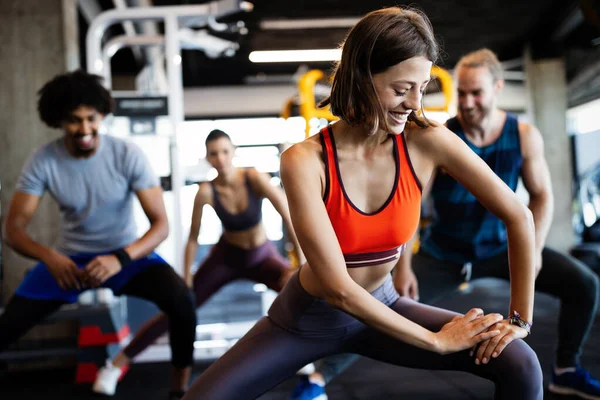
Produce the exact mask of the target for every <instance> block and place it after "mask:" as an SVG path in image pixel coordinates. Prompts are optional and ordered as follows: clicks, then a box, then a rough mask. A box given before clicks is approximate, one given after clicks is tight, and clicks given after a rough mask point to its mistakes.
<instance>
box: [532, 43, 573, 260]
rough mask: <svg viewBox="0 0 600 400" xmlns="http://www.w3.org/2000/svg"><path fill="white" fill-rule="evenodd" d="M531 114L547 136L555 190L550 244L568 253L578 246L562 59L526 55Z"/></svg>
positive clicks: (563, 63)
mask: <svg viewBox="0 0 600 400" xmlns="http://www.w3.org/2000/svg"><path fill="white" fill-rule="evenodd" d="M524 58H525V73H526V79H525V84H526V88H527V94H528V97H529V98H528V100H529V101H528V105H529V107H528V115H529V117H530V121H531V122H532V123H533V124H534V125H535V126H537V128H538V129H539V130H540V132H541V133H542V136H543V137H544V151H545V154H546V160H548V165H549V167H550V174H551V177H552V187H553V191H554V219H553V222H552V227H551V228H550V233H549V235H548V240H547V242H546V243H547V245H548V246H550V247H552V248H554V249H556V250H559V251H565V252H566V251H568V250H569V248H570V247H571V246H572V245H573V244H574V243H575V233H574V231H573V225H572V214H573V208H572V201H571V197H572V195H571V187H572V161H571V151H570V142H569V137H568V135H567V118H566V112H567V84H566V73H565V62H564V59H562V58H551V59H543V60H532V59H531V57H530V56H529V53H528V52H527V51H526V52H525V57H524Z"/></svg>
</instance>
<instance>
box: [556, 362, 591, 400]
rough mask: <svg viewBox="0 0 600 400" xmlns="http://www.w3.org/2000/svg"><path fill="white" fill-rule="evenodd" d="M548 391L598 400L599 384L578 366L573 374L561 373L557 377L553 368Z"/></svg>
mask: <svg viewBox="0 0 600 400" xmlns="http://www.w3.org/2000/svg"><path fill="white" fill-rule="evenodd" d="M548 390H550V391H551V392H552V393H556V394H563V395H573V396H578V397H581V398H582V399H589V400H600V382H599V381H597V380H596V379H595V378H594V377H593V376H592V375H590V373H589V372H588V371H586V370H585V369H583V368H581V367H580V366H577V368H576V369H575V372H563V373H562V374H560V375H557V374H556V373H555V372H554V368H553V369H552V383H550V385H549V386H548Z"/></svg>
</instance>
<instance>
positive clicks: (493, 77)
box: [290, 49, 600, 400]
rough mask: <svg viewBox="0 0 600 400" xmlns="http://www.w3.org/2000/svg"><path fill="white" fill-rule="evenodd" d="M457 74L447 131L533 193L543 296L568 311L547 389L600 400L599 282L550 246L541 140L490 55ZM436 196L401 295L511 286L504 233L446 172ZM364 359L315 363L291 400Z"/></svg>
mask: <svg viewBox="0 0 600 400" xmlns="http://www.w3.org/2000/svg"><path fill="white" fill-rule="evenodd" d="M455 75H456V76H455V78H456V84H457V88H458V105H459V107H458V116H457V117H455V118H452V119H450V120H448V121H447V122H446V126H447V127H448V128H449V129H450V130H451V131H453V132H454V133H455V134H456V135H457V136H459V137H460V138H461V139H462V140H464V141H465V142H466V143H467V144H468V145H469V147H470V148H471V149H472V150H473V151H474V152H476V153H477V154H478V155H479V156H480V157H481V158H482V159H483V160H485V162H486V163H487V164H488V165H489V166H490V168H491V169H492V170H493V171H494V172H495V173H496V174H497V175H498V176H499V178H500V179H502V180H503V181H504V182H505V183H506V184H507V185H508V186H509V187H510V188H511V189H512V190H516V188H517V183H518V180H519V178H521V179H522V181H523V183H524V186H525V188H526V190H527V192H528V193H529V208H530V209H531V211H532V214H533V217H534V221H535V231H536V232H535V233H536V247H537V256H536V267H537V274H538V275H537V279H536V290H537V291H539V292H543V293H547V294H550V295H552V296H555V297H557V298H558V299H560V302H561V308H560V316H559V324H558V325H559V326H558V344H557V349H556V358H555V362H554V365H553V367H552V382H551V383H550V385H549V390H550V391H551V392H554V393H559V394H570V395H575V396H579V397H581V398H585V399H600V382H598V381H597V380H596V379H594V378H593V377H591V376H590V374H589V373H588V372H587V371H586V370H585V369H583V368H582V367H581V366H580V365H579V357H580V354H581V351H582V347H583V344H584V342H585V339H586V337H587V335H588V333H589V331H590V330H591V327H592V325H593V322H594V318H595V316H596V311H597V304H598V297H599V282H598V277H597V275H596V274H595V273H594V272H592V271H591V270H590V269H589V268H588V267H587V266H586V265H584V264H583V263H581V262H579V261H578V260H576V259H574V258H572V257H570V256H567V255H564V254H560V253H558V252H556V251H554V250H551V249H549V248H547V247H545V241H546V236H547V234H548V231H549V229H550V225H551V223H552V213H553V197H552V187H551V181H550V172H549V170H548V166H547V163H546V159H545V157H544V143H543V139H542V135H541V134H540V132H539V131H538V130H537V129H536V128H535V127H534V126H532V125H530V124H527V123H524V122H519V121H518V120H517V117H516V116H515V115H512V114H510V113H508V112H505V111H503V110H500V109H499V108H498V107H497V97H498V94H499V93H500V92H501V90H502V88H503V85H504V80H503V75H502V65H501V64H500V62H499V61H498V59H497V57H496V55H495V54H494V53H492V52H491V51H490V50H487V49H482V50H478V51H475V52H473V53H470V54H468V55H466V56H464V57H462V58H461V60H460V61H459V62H458V64H457V66H456V68H455ZM428 192H429V194H430V198H431V201H432V203H431V205H432V207H433V213H434V215H435V218H434V222H433V223H432V224H431V225H430V226H429V227H427V228H426V229H425V230H424V231H423V232H422V236H421V245H420V250H419V253H418V254H415V255H412V254H411V252H409V251H406V252H404V254H403V256H402V257H401V258H400V260H399V261H398V265H397V267H396V269H395V271H394V283H395V287H396V289H397V290H398V292H399V293H400V294H401V295H404V296H410V297H412V298H414V299H419V300H420V301H421V302H424V303H433V302H437V301H439V300H441V299H442V298H443V297H445V296H447V295H449V294H450V293H452V292H454V291H456V290H457V288H458V287H459V286H460V285H461V284H462V283H463V282H465V280H468V279H477V278H485V277H494V278H500V279H506V280H508V279H509V267H508V252H507V248H508V243H507V235H506V227H505V226H504V224H503V223H502V222H501V221H500V220H499V219H498V218H496V217H495V216H494V215H493V214H492V213H490V212H489V211H487V210H486V209H485V208H484V207H483V206H482V205H481V204H480V203H479V202H477V201H476V199H475V197H474V196H473V195H471V194H470V193H469V191H468V190H467V189H465V188H464V187H463V186H462V185H461V184H459V183H458V182H456V181H455V180H454V179H453V178H452V177H451V176H449V175H448V174H446V173H445V172H444V171H438V172H437V174H436V176H435V177H434V178H432V180H431V181H430V186H429V187H426V188H424V191H423V198H425V197H426V196H427V193H428ZM413 240H414V239H413ZM408 247H409V248H411V247H412V246H411V245H410V244H409V245H408ZM465 275H466V276H465ZM534 329H535V328H534ZM495 339H496V338H495ZM497 339H498V340H499V339H501V338H500V337H499V336H498V337H497ZM484 352H485V349H484V348H482V346H480V349H478V351H477V358H478V359H481V360H482V361H483V362H493V360H492V361H490V360H489V359H487V360H483V359H482V358H483V357H482V356H483V354H484ZM474 356H475V355H474ZM356 358H357V356H354V355H348V354H340V355H336V356H333V357H329V358H326V359H324V360H321V361H320V362H319V363H317V364H316V366H317V370H316V372H315V373H313V374H311V375H310V376H309V377H308V378H306V379H304V380H303V381H302V382H301V383H300V384H299V385H298V387H296V389H295V391H294V393H293V394H292V396H291V397H290V400H315V399H318V400H326V399H327V395H326V394H325V392H324V389H323V386H324V385H325V384H326V383H328V382H329V381H330V380H331V379H333V378H334V377H335V376H337V375H338V374H339V373H341V372H342V371H343V370H344V369H345V368H347V367H348V366H349V365H350V364H352V362H354V360H356ZM474 358H475V357H474Z"/></svg>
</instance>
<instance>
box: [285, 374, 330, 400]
mask: <svg viewBox="0 0 600 400" xmlns="http://www.w3.org/2000/svg"><path fill="white" fill-rule="evenodd" d="M289 400H327V395H326V394H325V388H324V387H323V386H321V385H317V384H316V383H312V382H310V381H309V380H308V376H303V377H302V378H301V380H300V383H299V384H298V386H296V387H295V388H294V391H293V392H292V394H291V395H290V399H289Z"/></svg>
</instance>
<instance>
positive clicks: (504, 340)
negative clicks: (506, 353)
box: [471, 320, 527, 364]
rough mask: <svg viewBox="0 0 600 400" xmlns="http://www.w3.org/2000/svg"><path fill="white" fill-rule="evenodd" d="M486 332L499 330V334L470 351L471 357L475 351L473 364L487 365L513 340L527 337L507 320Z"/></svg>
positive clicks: (518, 327) (524, 332)
mask: <svg viewBox="0 0 600 400" xmlns="http://www.w3.org/2000/svg"><path fill="white" fill-rule="evenodd" d="M488 330H490V331H493V330H499V331H500V334H499V335H496V336H494V337H493V338H491V339H488V340H486V341H485V342H482V343H480V344H479V345H478V346H477V348H473V350H471V355H473V354H474V352H475V350H476V351H477V355H476V356H475V364H480V363H483V364H487V363H488V362H489V361H490V359H491V358H496V357H498V356H499V355H500V353H502V351H503V350H504V349H505V348H506V346H508V345H509V344H510V343H511V342H512V341H513V340H516V339H523V338H525V337H526V336H527V331H526V330H525V329H523V328H521V327H520V326H517V325H512V324H511V323H510V322H508V320H503V321H500V322H498V323H497V324H495V325H493V326H491V327H490V328H489V329H488Z"/></svg>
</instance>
